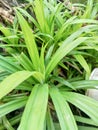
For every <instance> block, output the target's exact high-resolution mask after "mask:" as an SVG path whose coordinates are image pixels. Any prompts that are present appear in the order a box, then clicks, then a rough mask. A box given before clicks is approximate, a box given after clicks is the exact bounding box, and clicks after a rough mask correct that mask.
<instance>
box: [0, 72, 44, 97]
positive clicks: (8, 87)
mask: <svg viewBox="0 0 98 130" xmlns="http://www.w3.org/2000/svg"><path fill="white" fill-rule="evenodd" d="M31 76H33V77H34V78H36V79H37V80H40V82H43V81H42V80H43V75H41V73H39V72H38V73H37V72H29V71H18V72H16V73H13V74H11V75H10V76H8V77H7V78H5V79H4V80H3V81H2V82H1V83H0V99H1V98H2V97H4V96H5V95H7V94H8V93H9V92H11V91H12V90H13V89H14V88H16V87H17V86H18V85H20V84H21V83H22V82H23V81H25V80H26V79H28V78H29V77H31Z"/></svg>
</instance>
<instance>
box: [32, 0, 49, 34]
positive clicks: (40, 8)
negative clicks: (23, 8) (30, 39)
mask: <svg viewBox="0 0 98 130" xmlns="http://www.w3.org/2000/svg"><path fill="white" fill-rule="evenodd" d="M43 3H44V2H43V0H35V1H34V6H33V9H34V12H35V15H36V19H37V21H38V23H39V25H40V29H41V31H42V32H45V33H47V34H48V33H50V29H49V26H48V24H47V20H46V19H45V14H44V4H43Z"/></svg>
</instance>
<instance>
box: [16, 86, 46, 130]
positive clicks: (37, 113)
mask: <svg viewBox="0 0 98 130" xmlns="http://www.w3.org/2000/svg"><path fill="white" fill-rule="evenodd" d="M47 102H48V85H47V84H43V85H35V86H34V88H33V90H32V92H31V94H30V97H29V99H28V102H27V104H26V108H25V110H24V113H23V116H22V119H21V123H20V126H19V128H18V130H43V129H44V121H45V115H46V109H47Z"/></svg>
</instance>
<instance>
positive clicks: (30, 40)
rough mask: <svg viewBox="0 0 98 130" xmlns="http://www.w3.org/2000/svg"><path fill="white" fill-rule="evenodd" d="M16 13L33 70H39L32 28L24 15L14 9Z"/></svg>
mask: <svg viewBox="0 0 98 130" xmlns="http://www.w3.org/2000/svg"><path fill="white" fill-rule="evenodd" d="M16 13H17V16H18V20H19V24H20V26H21V29H22V32H23V35H24V39H25V43H26V46H27V49H28V53H29V55H30V58H31V60H32V62H33V65H34V67H35V70H39V54H38V49H37V45H36V43H35V37H34V34H33V32H32V29H31V28H30V27H29V25H28V23H27V22H26V20H25V19H24V17H23V16H22V15H21V14H20V13H19V12H18V11H16Z"/></svg>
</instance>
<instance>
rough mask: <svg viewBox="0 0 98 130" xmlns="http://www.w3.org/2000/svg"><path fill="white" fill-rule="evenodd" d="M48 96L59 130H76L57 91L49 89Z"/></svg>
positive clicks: (68, 109) (67, 108) (72, 118)
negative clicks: (56, 117) (55, 114)
mask: <svg viewBox="0 0 98 130" xmlns="http://www.w3.org/2000/svg"><path fill="white" fill-rule="evenodd" d="M50 96H51V98H52V101H53V104H54V106H55V109H56V113H57V115H58V119H59V122H60V126H61V130H78V129H77V126H76V123H75V119H74V117H73V115H72V113H71V110H70V108H69V106H68V104H67V102H66V101H64V98H63V97H62V95H61V94H60V92H59V91H58V89H57V88H51V89H50Z"/></svg>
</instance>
